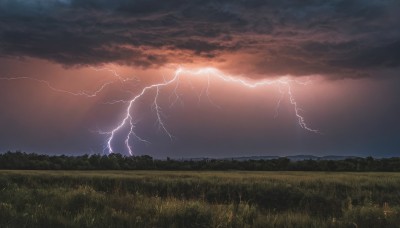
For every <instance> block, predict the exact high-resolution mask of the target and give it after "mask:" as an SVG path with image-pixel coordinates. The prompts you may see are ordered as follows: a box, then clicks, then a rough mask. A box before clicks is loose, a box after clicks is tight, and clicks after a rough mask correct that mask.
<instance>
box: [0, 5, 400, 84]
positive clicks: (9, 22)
mask: <svg viewBox="0 0 400 228" xmlns="http://www.w3.org/2000/svg"><path fill="white" fill-rule="evenodd" d="M399 10H400V4H399V2H398V1H395V0H383V1H373V0H335V1H323V0H313V1H292V0H290V1H289V0H283V1H261V0H250V1H239V0H237V1H227V0H226V1H224V0H221V1H212V0H202V1H183V0H171V1H163V0H136V1H127V0H116V1H105V0H69V1H66V0H63V1H61V0H52V1H51V0H49V1H42V0H19V1H9V0H1V1H0V15H1V16H0V17H1V20H0V47H1V55H2V56H22V57H23V56H30V57H36V58H42V59H47V60H50V61H54V62H57V63H60V64H63V65H66V66H73V65H96V64H103V63H110V62H115V63H119V64H126V65H132V66H139V67H143V68H157V67H160V66H163V65H165V64H170V63H175V64H185V63H190V62H193V59H196V61H197V62H203V63H204V64H205V65H207V63H209V62H213V63H214V65H215V63H216V62H217V63H218V64H219V65H220V66H221V67H225V68H226V69H230V70H234V71H238V72H240V71H242V70H243V69H246V71H247V72H253V73H254V74H255V75H262V76H275V75H286V74H291V75H310V74H321V75H324V76H329V77H331V78H343V77H366V76H371V74H372V73H371V72H376V71H385V70H387V69H394V68H397V67H398V66H399V64H400V58H399V53H400V44H399V42H400V30H399V29H397V27H398V21H399V20H400V16H399V14H398V12H399ZM235 68H237V69H235ZM380 75H382V73H381V74H380Z"/></svg>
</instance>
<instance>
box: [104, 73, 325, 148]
mask: <svg viewBox="0 0 400 228" xmlns="http://www.w3.org/2000/svg"><path fill="white" fill-rule="evenodd" d="M204 75H207V87H206V88H205V89H203V91H202V92H201V94H200V95H199V99H200V97H201V95H202V94H203V93H205V94H206V96H207V97H208V98H209V100H210V102H211V103H212V104H213V105H215V104H214V102H212V101H211V99H210V92H209V87H210V81H211V78H215V79H219V80H222V81H224V82H226V83H234V84H239V85H241V86H243V87H247V88H249V89H255V88H258V87H267V86H271V85H278V88H279V91H280V93H281V97H280V99H279V101H278V104H277V107H276V114H275V115H277V113H278V109H279V106H280V103H281V101H282V99H283V97H284V95H285V94H287V96H288V97H289V101H290V103H291V104H292V106H293V107H294V111H295V115H296V118H297V121H298V124H299V126H300V127H301V128H303V129H305V130H307V131H310V132H313V133H319V131H318V130H315V129H312V128H311V127H309V126H308V125H307V123H306V122H305V119H304V117H303V116H302V115H301V109H300V107H299V105H298V104H297V102H296V100H295V97H294V95H293V93H292V89H291V84H292V83H297V84H302V85H307V84H308V83H309V82H308V81H307V82H300V81H296V80H290V79H288V78H281V79H277V80H262V81H258V82H252V81H249V80H245V79H242V78H238V77H234V76H230V75H226V74H224V73H222V72H221V71H219V70H217V69H215V68H200V69H196V70H190V69H184V68H178V69H177V70H176V71H175V73H174V75H173V77H172V78H171V79H169V80H165V79H164V82H162V83H157V84H152V85H149V86H147V87H144V88H143V89H142V90H141V91H140V93H139V94H137V95H136V96H134V97H133V98H132V99H131V100H130V101H128V102H127V103H129V105H128V106H127V108H126V110H125V117H124V118H123V119H122V121H121V122H119V124H118V125H117V126H116V127H115V128H113V129H112V130H111V131H109V132H101V133H102V134H108V135H109V137H108V139H107V147H106V149H107V150H108V152H109V153H114V147H113V141H114V139H115V137H116V133H117V132H119V131H121V130H122V129H123V128H124V127H128V128H129V132H128V133H127V135H126V138H125V146H126V149H127V151H128V153H129V154H130V155H133V148H132V146H131V145H130V143H129V141H130V136H135V137H137V135H136V133H135V131H134V128H135V126H134V124H132V120H133V117H132V114H131V112H132V108H133V107H134V105H135V104H136V102H137V101H138V100H140V98H141V97H143V96H144V95H145V94H147V93H149V92H150V91H152V90H155V96H154V100H153V103H152V106H153V110H154V111H155V113H156V117H157V123H158V125H159V127H160V129H161V130H163V131H164V132H165V133H166V134H167V136H168V137H169V138H170V139H172V138H173V135H172V134H171V133H170V132H169V130H168V128H167V126H166V124H165V123H164V120H163V113H162V109H161V106H160V104H159V96H160V92H161V89H162V88H164V87H168V86H171V85H173V84H175V87H174V89H173V95H174V96H175V97H176V99H175V101H174V102H173V103H172V104H171V106H172V105H173V104H174V103H176V101H177V100H179V99H180V98H179V95H178V93H177V89H178V87H179V82H180V78H181V77H182V76H187V77H190V76H192V77H199V76H204ZM283 88H286V91H284V90H283ZM204 90H205V91H204ZM117 102H124V101H117ZM215 106H216V107H219V106H217V105H215ZM140 141H144V140H143V139H140Z"/></svg>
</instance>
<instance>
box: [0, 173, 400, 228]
mask: <svg viewBox="0 0 400 228" xmlns="http://www.w3.org/2000/svg"><path fill="white" fill-rule="evenodd" d="M0 227H185V228H186V227H400V174H399V173H322V172H321V173H319V172H173V171H8V170H3V171H0Z"/></svg>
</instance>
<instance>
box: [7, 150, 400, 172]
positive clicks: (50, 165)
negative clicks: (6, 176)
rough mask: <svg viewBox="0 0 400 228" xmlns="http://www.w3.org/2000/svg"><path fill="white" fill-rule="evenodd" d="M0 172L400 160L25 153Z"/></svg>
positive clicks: (307, 167) (362, 164)
mask: <svg viewBox="0 0 400 228" xmlns="http://www.w3.org/2000/svg"><path fill="white" fill-rule="evenodd" d="M0 169H21V170H22V169H27V170H29V169H32V170H248V171H355V172H368V171H385V172H390V171H400V158H399V157H393V158H382V159H375V158H373V157H366V158H358V157H357V158H348V159H344V160H311V159H310V160H299V161H292V160H290V159H288V158H284V157H282V158H277V159H268V160H262V159H261V160H244V161H238V160H235V159H202V160H173V159H169V158H167V159H166V160H159V159H153V158H152V157H151V156H148V155H143V156H129V157H128V156H123V155H121V154H110V155H99V154H94V155H82V156H67V155H43V154H34V153H23V152H18V151H17V152H10V151H9V152H6V153H3V154H0Z"/></svg>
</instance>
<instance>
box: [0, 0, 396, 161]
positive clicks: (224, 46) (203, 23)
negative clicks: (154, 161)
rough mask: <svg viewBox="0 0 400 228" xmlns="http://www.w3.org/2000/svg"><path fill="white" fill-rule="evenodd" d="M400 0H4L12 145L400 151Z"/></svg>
mask: <svg viewBox="0 0 400 228" xmlns="http://www.w3.org/2000/svg"><path fill="white" fill-rule="evenodd" d="M398 12H400V2H399V1H398V0H332V1H325V0H306V1H296V0H282V1H264V0H229V1H228V0H201V1H200V0H189V1H188V0H170V1H164V0H132V1H128V0H113V1H107V0H0V108H1V111H0V151H1V152H5V151H8V150H11V151H14V150H22V151H26V152H35V153H44V154H69V155H78V154H95V153H101V154H108V153H121V154H123V155H144V154H146V155H150V156H153V157H157V158H165V157H172V158H192V157H216V158H221V157H237V156H269V155H278V156H287V155H297V154H310V155H317V156H324V155H354V156H375V157H392V156H400V133H399V131H400V121H399V116H400V99H399V98H400V78H399V74H400V27H399V23H398V22H399V21H400V14H399V13H398Z"/></svg>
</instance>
